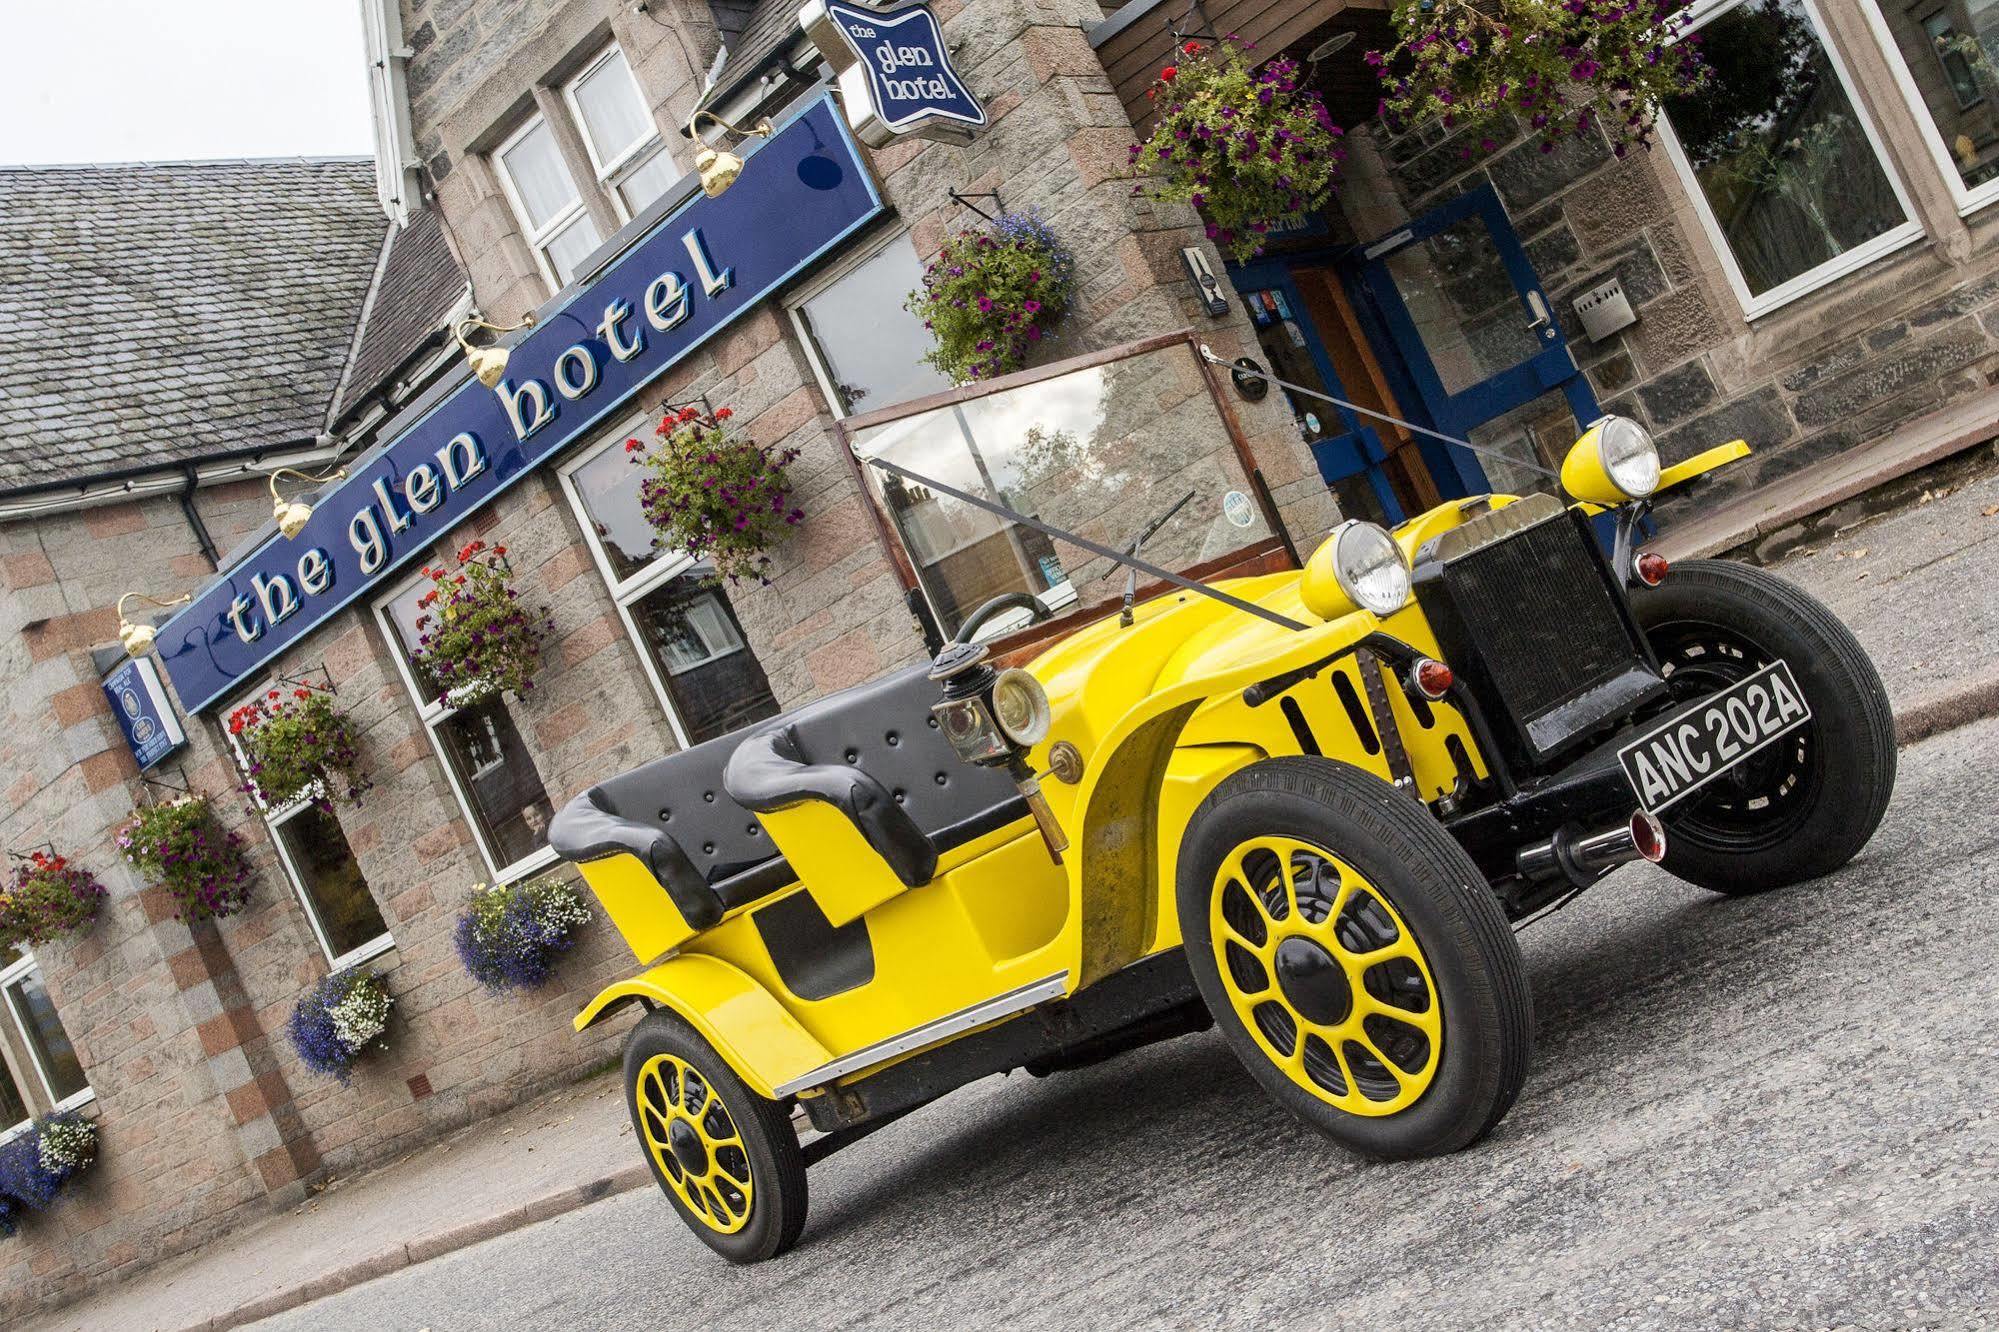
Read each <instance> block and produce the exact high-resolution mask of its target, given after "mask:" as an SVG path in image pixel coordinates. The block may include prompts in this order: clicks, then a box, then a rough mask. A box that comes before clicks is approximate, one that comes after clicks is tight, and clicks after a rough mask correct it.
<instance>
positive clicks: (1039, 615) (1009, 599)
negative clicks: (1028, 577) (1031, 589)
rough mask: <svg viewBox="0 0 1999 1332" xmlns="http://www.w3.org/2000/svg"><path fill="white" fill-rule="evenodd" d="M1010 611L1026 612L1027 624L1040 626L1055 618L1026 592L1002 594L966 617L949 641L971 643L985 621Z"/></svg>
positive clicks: (1037, 599)
mask: <svg viewBox="0 0 1999 1332" xmlns="http://www.w3.org/2000/svg"><path fill="white" fill-rule="evenodd" d="M1010 610H1024V611H1026V612H1027V615H1028V619H1027V622H1028V623H1029V624H1040V623H1041V622H1042V621H1043V620H1050V619H1053V618H1054V617H1055V612H1054V611H1052V610H1049V609H1048V607H1046V606H1044V605H1042V604H1041V600H1040V598H1038V597H1035V596H1033V595H1031V594H1029V593H1026V592H1002V593H1000V594H999V595H998V596H996V597H994V598H993V599H992V600H991V601H988V602H987V603H986V604H985V605H983V606H981V607H979V608H978V609H977V610H975V611H973V612H972V613H971V614H970V615H967V616H966V617H965V622H964V623H963V624H961V625H959V626H958V633H957V636H956V637H954V638H952V640H951V641H952V642H953V643H969V642H971V641H972V635H973V634H976V633H977V632H979V630H981V629H983V628H984V627H985V624H986V621H987V620H990V619H992V618H993V617H994V616H995V615H998V614H999V613H1000V612H1001V611H1010Z"/></svg>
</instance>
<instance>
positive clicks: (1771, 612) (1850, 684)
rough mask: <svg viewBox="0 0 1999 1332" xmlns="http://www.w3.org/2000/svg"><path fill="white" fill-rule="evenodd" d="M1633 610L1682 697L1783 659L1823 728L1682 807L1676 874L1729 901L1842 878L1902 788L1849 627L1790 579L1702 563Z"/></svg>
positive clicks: (1882, 706)
mask: <svg viewBox="0 0 1999 1332" xmlns="http://www.w3.org/2000/svg"><path fill="white" fill-rule="evenodd" d="M1631 605H1632V611H1633V613H1634V614H1636V615H1637V617H1638V622H1639V624H1640V625H1641V626H1642V627H1643V628H1644V630H1645V636H1646V638H1647V639H1648V640H1649V641H1650V643H1651V645H1652V651H1653V652H1654V654H1656V655H1657V656H1658V658H1659V664H1660V667H1661V668H1662V669H1663V670H1664V671H1665V673H1666V682H1667V684H1668V685H1670V686H1671V688H1672V691H1673V697H1674V699H1675V701H1685V700H1690V699H1695V698H1699V697H1701V696H1703V695H1706V694H1711V693H1713V692H1715V691H1716V690H1718V689H1724V688H1726V687H1728V686H1729V685H1732V684H1734V683H1735V682H1736V681H1738V680H1741V679H1743V678H1745V677H1746V676H1748V675H1750V674H1752V673H1754V672H1755V671H1756V670H1758V669H1760V668H1761V667H1763V666H1765V665H1768V664H1769V663H1770V662H1772V661H1776V660H1778V659H1779V658H1781V659H1783V660H1784V661H1785V662H1787V663H1788V664H1789V665H1790V668H1791V673H1792V675H1793V676H1794V677H1795V678H1796V679H1797V682H1798V687H1799V688H1800V689H1801V690H1803V691H1804V695H1805V703H1806V705H1807V706H1808V707H1810V709H1811V712H1812V717H1811V720H1810V721H1808V722H1806V723H1805V724H1804V725H1803V726H1801V727H1799V728H1798V729H1797V730H1795V731H1793V732H1791V733H1789V734H1787V735H1785V736H1784V737H1782V738H1781V739H1779V740H1777V741H1776V742H1774V743H1772V744H1770V745H1769V746H1767V747H1766V748H1765V749H1763V750H1762V751H1761V752H1760V753H1757V754H1754V755H1752V756H1751V757H1750V758H1749V759H1748V760H1746V761H1745V762H1743V763H1740V764H1738V765H1736V766H1735V767H1734V768H1733V769H1731V770H1730V771H1729V772H1727V773H1726V774H1724V775H1723V776H1721V777H1719V778H1717V779H1715V780H1714V781H1713V782H1711V783H1710V784H1709V785H1708V786H1707V787H1705V788H1704V789H1702V790H1700V791H1697V792H1695V793H1694V794H1693V795H1690V796H1688V797H1687V798H1686V799H1685V800H1684V801H1682V802H1681V803H1680V804H1678V805H1675V806H1672V807H1670V808H1668V809H1667V810H1666V812H1665V814H1664V815H1663V816H1662V817H1663V818H1664V819H1665V822H1666V827H1667V831H1668V834H1669V835H1668V837H1667V839H1666V858H1665V862H1664V863H1665V867H1666V868H1667V869H1668V870H1670V871H1671V872H1672V873H1674V874H1676V875H1678V876H1679V877H1681V878H1683V879H1686V880H1687V881H1688V882H1690V883H1696V884H1699V885H1700V886H1702V887H1703V888H1710V889H1713V890H1714V891H1715V892H1721V893H1754V892H1761V891H1763V890H1765V889H1768V888H1776V887H1780V886H1782V885H1784V884H1789V883H1796V882H1799V881H1801V880H1804V879H1813V878H1817V877H1819V876H1820V875H1823V874H1830V873H1831V872H1832V871H1833V870H1836V869H1838V868H1839V867H1840V866H1841V865H1844V864H1846V862H1847V861H1849V860H1851V859H1853V857H1854V856H1856V855H1858V854H1859V852H1860V849H1861V848H1862V847H1864V846H1866V845H1867V840H1868V839H1869V838H1870V837H1872V836H1873V835H1874V830H1875V828H1877V827H1878V826H1880V823H1881V817H1882V815H1883V814H1884V813H1885V812H1886V811H1887V808H1888V798H1889V796H1890V795H1891V794H1892V793H1893V792H1894V789H1895V764H1896V754H1895V718H1894V714H1893V713H1892V712H1891V711H1890V709H1889V705H1888V694H1887V691H1886V690H1885V689H1884V688H1883V687H1882V685H1881V677H1880V675H1879V674H1877V673H1876V671H1875V669H1874V663H1873V662H1872V661H1870V660H1868V657H1867V652H1866V650H1865V649H1864V648H1862V647H1861V646H1860V644H1859V642H1858V641H1856V640H1855V639H1854V637H1853V634H1852V632H1851V631H1850V630H1848V629H1847V627H1846V626H1845V625H1843V624H1841V623H1840V622H1839V619H1838V618H1837V617H1836V616H1834V615H1833V613H1832V612H1831V611H1829V610H1827V609H1826V608H1825V607H1824V606H1823V605H1821V604H1820V603H1819V602H1818V601H1816V600H1814V599H1813V598H1812V597H1809V596H1807V595H1806V594H1805V593H1803V592H1801V591H1799V590H1798V589H1797V588H1795V587H1792V586H1791V585H1790V584H1789V583H1786V582H1784V581H1783V580H1782V579H1780V578H1778V577H1777V576H1776V575H1774V574H1771V573H1767V572H1765V571H1764V570H1762V569H1758V568H1754V567H1752V566H1749V565H1744V564H1733V563H1730V562H1727V561H1724V560H1689V561H1687V562H1685V563H1683V564H1676V565H1674V566H1673V570H1672V573H1671V574H1669V575H1668V576H1667V578H1666V581H1665V582H1663V583H1662V584H1660V585H1659V586H1658V587H1656V588H1650V589H1641V590H1639V591H1638V592H1637V593H1635V594H1634V595H1633V597H1632V602H1631Z"/></svg>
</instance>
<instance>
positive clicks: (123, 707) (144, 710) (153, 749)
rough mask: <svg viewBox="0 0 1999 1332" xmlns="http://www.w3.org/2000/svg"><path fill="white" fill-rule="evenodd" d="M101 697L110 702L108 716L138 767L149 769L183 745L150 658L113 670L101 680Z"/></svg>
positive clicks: (182, 733)
mask: <svg viewBox="0 0 1999 1332" xmlns="http://www.w3.org/2000/svg"><path fill="white" fill-rule="evenodd" d="M104 696H105V697H106V698H108V699H110V700H111V715H112V716H114V717H116V718H117V719H118V729H119V730H121V731H123V732H124V733H125V743H126V744H128V745H130V746H131V747H132V757H133V758H135V759H137V760H138V761H139V767H140V768H142V769H144V768H150V767H152V766H153V765H154V764H155V763H158V762H159V761H160V760H161V759H163V758H165V757H166V756H167V755H169V754H171V753H173V752H174V751H175V750H176V749H179V748H180V747H181V746H182V745H184V744H186V743H187V732H186V731H184V730H182V729H181V725H180V718H178V717H176V716H175V715H174V705H173V700H171V699H169V698H168V697H167V691H166V688H165V687H164V686H163V685H161V684H160V673H159V671H158V670H157V669H155V668H154V666H153V659H152V658H151V657H139V658H136V659H133V658H127V659H126V660H125V663H124V664H123V665H122V666H120V667H118V669H117V670H115V671H113V672H111V674H109V675H107V676H105V677H104Z"/></svg>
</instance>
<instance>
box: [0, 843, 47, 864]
mask: <svg viewBox="0 0 1999 1332" xmlns="http://www.w3.org/2000/svg"><path fill="white" fill-rule="evenodd" d="M37 851H46V852H48V853H49V854H50V855H51V856H54V855H56V854H57V852H56V844H55V843H54V842H36V843H35V844H34V845H33V846H30V847H28V848H27V849H26V850H20V849H18V848H16V847H11V846H10V847H8V848H7V854H8V855H9V856H10V857H12V858H13V859H15V860H30V859H33V857H34V854H35V852H37Z"/></svg>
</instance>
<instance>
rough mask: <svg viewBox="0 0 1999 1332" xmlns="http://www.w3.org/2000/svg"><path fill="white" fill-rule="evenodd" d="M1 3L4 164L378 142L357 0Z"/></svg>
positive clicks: (304, 150)
mask: <svg viewBox="0 0 1999 1332" xmlns="http://www.w3.org/2000/svg"><path fill="white" fill-rule="evenodd" d="M0 7H4V9H5V12H6V20H5V22H6V30H7V46H8V48H9V50H10V51H11V53H12V56H11V58H10V59H8V60H7V61H6V62H5V64H4V71H5V72H4V75H0V162H6V163H23V162H142V161H153V162H157V161H183V160H187V159H198V158H214V157H295V156H323V155H339V154H360V155H366V154H369V153H371V152H373V151H374V140H373V137H372V135H371V133H370V131H369V127H368V78H367V74H368V70H367V57H366V55H365V53H364V50H363V46H362V41H361V6H360V0H7V3H5V4H4V6H0Z"/></svg>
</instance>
